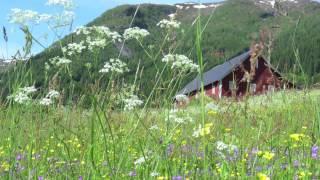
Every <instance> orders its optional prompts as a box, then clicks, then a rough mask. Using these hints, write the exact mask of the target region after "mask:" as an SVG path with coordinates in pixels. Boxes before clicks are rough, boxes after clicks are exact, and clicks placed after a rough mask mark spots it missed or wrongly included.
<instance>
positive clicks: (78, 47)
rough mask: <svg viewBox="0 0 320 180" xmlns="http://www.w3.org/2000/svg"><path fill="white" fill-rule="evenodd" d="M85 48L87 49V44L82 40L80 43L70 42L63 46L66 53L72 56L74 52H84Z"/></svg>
mask: <svg viewBox="0 0 320 180" xmlns="http://www.w3.org/2000/svg"><path fill="white" fill-rule="evenodd" d="M84 49H86V46H84V41H81V42H80V43H70V44H68V45H67V47H63V48H62V51H63V52H64V53H66V54H67V55H68V56H72V55H74V54H80V53H82V51H83V50H84Z"/></svg>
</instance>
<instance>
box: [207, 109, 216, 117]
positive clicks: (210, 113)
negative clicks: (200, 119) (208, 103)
mask: <svg viewBox="0 0 320 180" xmlns="http://www.w3.org/2000/svg"><path fill="white" fill-rule="evenodd" d="M216 114H218V113H217V111H213V110H210V111H209V112H208V115H211V116H214V115H216Z"/></svg>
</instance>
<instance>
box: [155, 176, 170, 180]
mask: <svg viewBox="0 0 320 180" xmlns="http://www.w3.org/2000/svg"><path fill="white" fill-rule="evenodd" d="M166 179H168V178H167V177H164V176H159V177H157V180H166Z"/></svg>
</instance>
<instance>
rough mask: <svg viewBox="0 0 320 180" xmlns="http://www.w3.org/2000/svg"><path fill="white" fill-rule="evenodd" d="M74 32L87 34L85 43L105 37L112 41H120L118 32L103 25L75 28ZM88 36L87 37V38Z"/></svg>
mask: <svg viewBox="0 0 320 180" xmlns="http://www.w3.org/2000/svg"><path fill="white" fill-rule="evenodd" d="M76 34H77V35H80V34H84V35H86V36H87V41H86V42H87V43H90V41H97V40H101V39H105V38H109V39H111V41H112V42H114V43H115V42H121V41H122V37H121V35H120V34H119V33H118V32H115V31H111V30H110V29H109V28H108V27H105V26H92V27H80V28H78V29H77V30H76ZM88 37H89V38H88Z"/></svg>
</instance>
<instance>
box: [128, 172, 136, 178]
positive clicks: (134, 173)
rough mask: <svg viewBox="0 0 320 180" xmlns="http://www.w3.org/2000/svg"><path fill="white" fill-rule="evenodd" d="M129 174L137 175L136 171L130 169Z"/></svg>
mask: <svg viewBox="0 0 320 180" xmlns="http://www.w3.org/2000/svg"><path fill="white" fill-rule="evenodd" d="M129 176H131V177H134V176H137V173H136V171H130V172H129Z"/></svg>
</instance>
